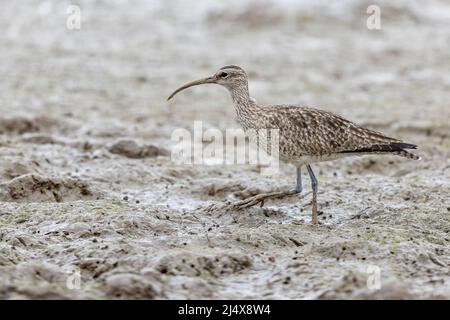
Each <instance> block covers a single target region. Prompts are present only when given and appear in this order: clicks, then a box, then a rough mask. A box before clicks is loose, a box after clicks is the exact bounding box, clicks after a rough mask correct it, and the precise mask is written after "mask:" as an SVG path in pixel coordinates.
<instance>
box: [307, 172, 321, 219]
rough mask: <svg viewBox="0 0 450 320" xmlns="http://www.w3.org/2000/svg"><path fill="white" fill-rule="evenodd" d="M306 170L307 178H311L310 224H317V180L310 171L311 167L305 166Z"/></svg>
mask: <svg viewBox="0 0 450 320" xmlns="http://www.w3.org/2000/svg"><path fill="white" fill-rule="evenodd" d="M306 169H308V173H309V177H310V178H311V187H312V191H313V200H312V223H313V224H317V222H318V218H317V178H316V176H315V175H314V172H313V171H312V169H311V166H310V165H309V164H308V165H306Z"/></svg>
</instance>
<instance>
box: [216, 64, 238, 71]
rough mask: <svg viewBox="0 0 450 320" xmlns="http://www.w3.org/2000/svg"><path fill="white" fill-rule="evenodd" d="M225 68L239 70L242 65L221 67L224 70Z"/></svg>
mask: <svg viewBox="0 0 450 320" xmlns="http://www.w3.org/2000/svg"><path fill="white" fill-rule="evenodd" d="M223 69H237V70H241V68H240V67H238V66H233V65H230V66H225V67H222V68H220V69H219V70H223Z"/></svg>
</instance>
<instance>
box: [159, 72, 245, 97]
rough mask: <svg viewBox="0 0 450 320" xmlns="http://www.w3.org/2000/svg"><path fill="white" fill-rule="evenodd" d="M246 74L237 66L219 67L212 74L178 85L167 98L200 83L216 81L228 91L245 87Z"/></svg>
mask: <svg viewBox="0 0 450 320" xmlns="http://www.w3.org/2000/svg"><path fill="white" fill-rule="evenodd" d="M247 81H248V78H247V74H246V73H245V71H244V69H242V68H241V67H238V66H225V67H222V68H220V69H219V70H218V71H217V72H216V73H214V75H212V76H210V77H207V78H203V79H200V80H195V81H191V82H189V83H186V84H185V85H183V86H181V87H179V88H178V89H177V90H175V91H174V92H173V93H172V94H171V95H170V96H169V97H168V98H167V100H170V99H172V97H173V96H174V95H176V94H177V93H178V92H180V91H182V90H184V89H187V88H190V87H193V86H198V85H200V84H206V83H216V84H220V85H222V86H224V87H225V88H227V89H228V90H230V91H233V90H234V89H236V88H240V87H243V88H246V87H247Z"/></svg>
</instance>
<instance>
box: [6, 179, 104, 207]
mask: <svg viewBox="0 0 450 320" xmlns="http://www.w3.org/2000/svg"><path fill="white" fill-rule="evenodd" d="M98 197H99V194H98V192H93V191H92V190H91V188H90V187H89V185H88V184H87V183H86V182H83V181H80V180H76V179H72V178H54V177H46V176H41V175H37V174H25V175H22V176H19V177H17V178H14V179H12V180H11V181H9V182H6V183H2V184H0V201H5V202H65V201H75V200H80V199H84V200H86V199H95V198H98Z"/></svg>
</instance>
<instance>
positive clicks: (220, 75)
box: [219, 72, 228, 78]
mask: <svg viewBox="0 0 450 320" xmlns="http://www.w3.org/2000/svg"><path fill="white" fill-rule="evenodd" d="M219 77H221V78H226V77H228V73H226V72H221V73H220V74H219Z"/></svg>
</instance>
